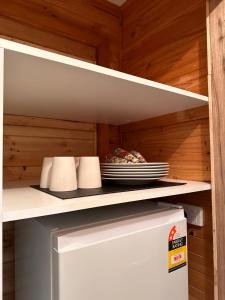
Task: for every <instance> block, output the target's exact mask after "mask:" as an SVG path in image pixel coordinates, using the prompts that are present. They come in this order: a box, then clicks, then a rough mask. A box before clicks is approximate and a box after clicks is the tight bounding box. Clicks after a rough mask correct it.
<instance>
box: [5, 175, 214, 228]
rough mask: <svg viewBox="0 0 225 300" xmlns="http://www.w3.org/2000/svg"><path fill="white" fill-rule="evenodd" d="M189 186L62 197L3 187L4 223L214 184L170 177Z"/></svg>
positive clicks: (209, 186) (177, 192)
mask: <svg viewBox="0 0 225 300" xmlns="http://www.w3.org/2000/svg"><path fill="white" fill-rule="evenodd" d="M166 181H171V182H183V183H186V184H185V185H180V186H172V187H163V188H156V189H144V190H136V191H129V192H122V193H113V194H104V195H96V196H89V197H81V198H75V199H69V200H61V199H59V198H56V197H53V196H51V195H48V194H46V193H43V192H40V191H38V190H35V189H33V188H31V187H26V188H13V189H5V190H3V222H9V221H16V220H20V219H27V218H34V217H40V216H47V215H53V214H59V213H66V212H71V211H76V210H82V209H89V208H94V207H101V206H107V205H113V204H120V203H127V202H133V201H140V200H147V199H156V198H161V197H167V196H175V195H181V194H188V193H193V192H200V191H206V190H210V189H211V184H210V183H206V182H198V181H186V180H174V179H166Z"/></svg>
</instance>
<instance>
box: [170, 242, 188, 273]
mask: <svg viewBox="0 0 225 300" xmlns="http://www.w3.org/2000/svg"><path fill="white" fill-rule="evenodd" d="M186 264H187V241H186V236H184V237H180V238H177V239H173V240H172V239H169V249H168V270H169V273H171V272H173V271H176V270H178V269H180V268H182V267H184V266H186Z"/></svg>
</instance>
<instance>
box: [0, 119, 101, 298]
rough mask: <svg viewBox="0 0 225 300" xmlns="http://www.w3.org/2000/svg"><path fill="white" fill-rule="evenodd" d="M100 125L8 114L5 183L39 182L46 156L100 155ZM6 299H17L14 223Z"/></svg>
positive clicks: (7, 236)
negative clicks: (15, 293) (97, 143)
mask: <svg viewBox="0 0 225 300" xmlns="http://www.w3.org/2000/svg"><path fill="white" fill-rule="evenodd" d="M96 151H97V146H96V125H95V124H92V123H81V122H70V121H63V120H54V119H44V118H36V117H23V116H15V115H13V116H12V115H5V116H4V149H3V153H4V155H3V156H4V170H3V175H4V186H5V187H14V186H16V187H18V186H27V185H29V184H35V183H38V182H39V179H40V174H41V164H42V159H43V157H45V156H58V155H68V156H81V155H96ZM3 236H4V250H3V252H4V253H3V259H4V264H3V270H4V280H3V283H4V300H13V299H14V223H13V222H10V223H6V224H5V225H4V235H3Z"/></svg>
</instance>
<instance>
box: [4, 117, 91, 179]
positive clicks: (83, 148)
mask: <svg viewBox="0 0 225 300" xmlns="http://www.w3.org/2000/svg"><path fill="white" fill-rule="evenodd" d="M23 118H24V121H23ZM10 119H11V122H10ZM32 122H33V123H34V126H32V125H33V124H32ZM10 123H11V125H10ZM60 126H61V127H62V128H60ZM95 153H96V125H94V124H90V123H80V122H69V121H62V120H55V121H54V120H53V119H44V118H33V117H30V118H29V117H21V116H10V115H6V116H5V117H4V149H3V156H4V183H5V184H9V183H13V182H17V183H18V182H21V184H23V180H25V179H28V178H29V176H31V178H32V180H39V175H40V168H41V164H42V159H43V157H45V156H58V155H67V156H81V155H94V154H95Z"/></svg>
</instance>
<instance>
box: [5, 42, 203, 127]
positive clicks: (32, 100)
mask: <svg viewBox="0 0 225 300" xmlns="http://www.w3.org/2000/svg"><path fill="white" fill-rule="evenodd" d="M0 47H2V48H4V82H5V85H4V109H5V113H9V114H19V115H29V116H39V117H48V118H58V119H64V120H76V121H84V122H85V121H87V122H98V123H108V124H115V125H120V124H125V123H129V122H134V121H138V120H144V119H147V118H151V117H155V116H159V115H164V114H168V113H172V112H176V111H182V110H185V109H189V108H193V107H197V106H202V105H205V104H207V102H208V98H207V97H205V96H202V95H198V94H195V93H191V92H188V91H185V90H181V89H178V88H174V87H171V86H168V85H164V84H160V83H157V82H154V81H150V80H146V79H143V78H139V77H135V76H131V75H128V74H125V73H121V72H118V71H114V70H111V69H107V68H103V67H100V66H97V65H94V64H90V63H86V62H83V61H80V60H77V59H73V58H70V57H67V56H63V55H59V54H55V53H52V52H49V51H45V50H41V49H37V48H34V47H30V46H26V45H23V44H19V43H15V42H12V41H8V40H4V39H0Z"/></svg>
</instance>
